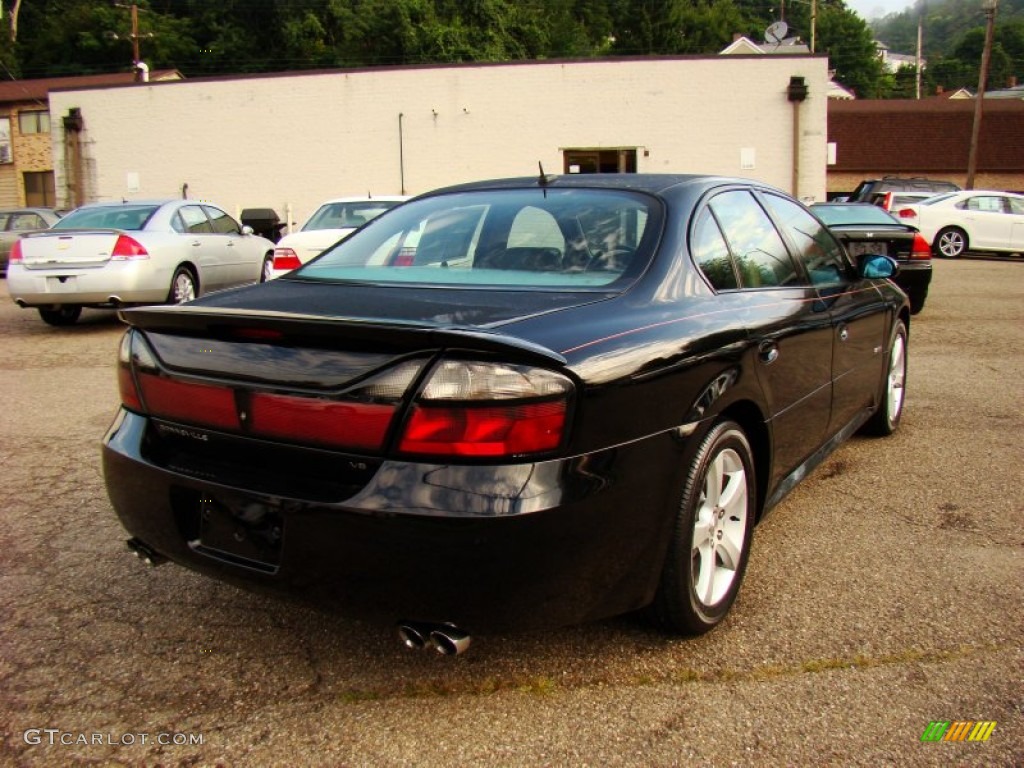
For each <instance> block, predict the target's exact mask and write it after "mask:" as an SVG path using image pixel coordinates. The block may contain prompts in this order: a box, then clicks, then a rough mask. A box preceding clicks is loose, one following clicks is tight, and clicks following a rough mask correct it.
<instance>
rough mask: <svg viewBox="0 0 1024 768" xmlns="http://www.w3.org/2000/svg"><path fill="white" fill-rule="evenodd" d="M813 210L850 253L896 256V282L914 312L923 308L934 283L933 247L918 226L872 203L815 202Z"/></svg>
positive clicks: (812, 206) (856, 254) (853, 254)
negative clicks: (929, 288) (929, 287)
mask: <svg viewBox="0 0 1024 768" xmlns="http://www.w3.org/2000/svg"><path fill="white" fill-rule="evenodd" d="M811 210H812V211H814V213H815V214H817V216H818V218H820V219H821V220H822V221H824V222H825V223H826V224H827V225H828V226H829V229H831V230H832V232H833V234H835V235H836V236H837V237H838V238H839V239H840V240H841V241H842V242H843V244H844V245H845V246H846V250H847V251H848V252H849V253H850V255H851V256H860V255H862V254H867V253H872V254H883V255H886V256H891V257H892V258H894V259H896V263H897V264H898V265H899V271H898V272H897V274H896V277H895V278H894V281H895V283H896V285H898V286H899V287H900V288H902V289H903V290H904V291H905V292H906V294H907V296H909V297H910V312H911V314H917V313H918V312H920V311H921V310H922V309H924V302H925V299H927V298H928V286H929V285H931V282H932V249H931V246H929V245H928V241H927V240H925V239H924V237H922V236H921V234H920V232H918V230H917V227H912V226H910V225H909V224H904V223H903V222H902V221H900V220H899V219H897V218H896V217H895V216H893V215H891V214H890V213H888V212H887V211H886V210H884V209H883V208H881V207H879V206H877V205H872V204H871V203H814V204H813V205H811Z"/></svg>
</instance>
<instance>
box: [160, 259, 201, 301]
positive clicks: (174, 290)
mask: <svg viewBox="0 0 1024 768" xmlns="http://www.w3.org/2000/svg"><path fill="white" fill-rule="evenodd" d="M197 285H198V284H197V282H196V276H195V274H193V272H192V270H191V269H189V268H188V267H184V266H182V267H178V268H177V269H176V270H174V277H173V278H172V279H171V290H170V291H169V292H168V294H167V303H168V304H184V303H185V302H186V301H192V299H194V298H195V297H196V294H197V293H198V291H197Z"/></svg>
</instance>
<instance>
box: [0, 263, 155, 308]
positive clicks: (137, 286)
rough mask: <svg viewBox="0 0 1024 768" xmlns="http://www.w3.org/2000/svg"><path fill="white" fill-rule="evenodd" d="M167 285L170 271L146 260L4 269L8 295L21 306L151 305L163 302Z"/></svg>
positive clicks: (19, 265) (17, 266)
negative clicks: (97, 265) (99, 265)
mask: <svg viewBox="0 0 1024 768" xmlns="http://www.w3.org/2000/svg"><path fill="white" fill-rule="evenodd" d="M170 285H171V270H170V269H158V268H155V267H154V265H153V263H152V260H150V259H145V260H140V261H111V262H108V263H107V264H106V265H105V266H102V267H93V268H82V267H54V268H52V269H27V268H26V267H25V266H24V265H21V264H13V265H10V267H9V268H8V270H7V289H8V292H9V293H10V296H11V298H12V299H13V300H14V301H15V302H16V303H17V304H18V305H19V306H22V307H46V306H54V305H58V304H78V305H81V306H118V305H120V304H154V303H159V302H163V301H165V300H166V299H167V294H168V292H169V291H170Z"/></svg>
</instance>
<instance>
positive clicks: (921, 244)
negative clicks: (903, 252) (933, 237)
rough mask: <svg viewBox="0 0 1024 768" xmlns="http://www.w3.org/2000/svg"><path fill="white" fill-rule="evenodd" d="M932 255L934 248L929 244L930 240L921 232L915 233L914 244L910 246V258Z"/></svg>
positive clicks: (927, 257) (925, 257) (922, 257)
mask: <svg viewBox="0 0 1024 768" xmlns="http://www.w3.org/2000/svg"><path fill="white" fill-rule="evenodd" d="M931 257H932V249H931V248H930V247H929V246H928V241H927V240H925V239H924V238H923V237H922V236H921V234H920V233H918V234H916V235H914V244H913V245H912V246H911V248H910V258H912V259H930V258H931Z"/></svg>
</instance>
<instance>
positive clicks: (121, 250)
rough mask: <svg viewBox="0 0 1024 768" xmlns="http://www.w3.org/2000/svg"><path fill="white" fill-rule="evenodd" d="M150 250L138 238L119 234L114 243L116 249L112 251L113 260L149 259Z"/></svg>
mask: <svg viewBox="0 0 1024 768" xmlns="http://www.w3.org/2000/svg"><path fill="white" fill-rule="evenodd" d="M148 258H149V251H147V250H146V249H145V247H144V246H143V245H142V243H140V242H139V241H138V240H136V239H135V238H134V237H129V236H128V235H118V237H117V242H116V243H114V250H113V251H111V253H110V260H111V261H128V260H130V259H148Z"/></svg>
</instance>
